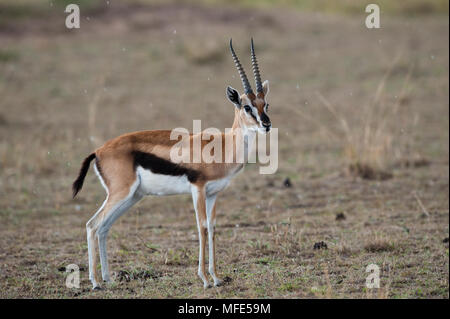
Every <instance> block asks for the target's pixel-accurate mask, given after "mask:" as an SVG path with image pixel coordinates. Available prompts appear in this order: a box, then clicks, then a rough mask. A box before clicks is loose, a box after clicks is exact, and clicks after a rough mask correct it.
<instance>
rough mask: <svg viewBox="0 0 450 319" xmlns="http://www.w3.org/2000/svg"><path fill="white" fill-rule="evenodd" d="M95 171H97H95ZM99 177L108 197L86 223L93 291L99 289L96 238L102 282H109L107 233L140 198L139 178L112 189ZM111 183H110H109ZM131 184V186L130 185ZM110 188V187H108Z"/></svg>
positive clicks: (116, 183) (113, 186) (117, 183)
mask: <svg viewBox="0 0 450 319" xmlns="http://www.w3.org/2000/svg"><path fill="white" fill-rule="evenodd" d="M96 171H97V170H96ZM98 175H99V178H100V181H101V182H102V185H103V186H104V187H105V189H106V191H107V193H108V197H107V198H106V200H105V202H104V203H103V205H102V207H101V208H100V209H99V210H98V211H97V212H96V213H95V215H94V216H93V217H92V218H91V219H90V220H89V221H88V222H87V224H86V231H87V240H88V252H89V279H90V280H91V282H92V286H93V289H96V288H99V282H100V280H99V277H98V274H97V271H96V269H97V250H96V237H97V238H98V245H99V251H100V262H101V266H102V277H103V280H105V281H109V280H110V277H109V269H108V260H107V253H106V238H107V235H108V231H109V229H110V228H111V226H112V224H113V223H114V222H115V221H116V220H117V218H119V217H120V216H121V215H123V214H124V213H125V212H126V211H127V210H128V209H129V208H130V207H131V206H133V205H134V204H135V203H136V202H138V201H139V199H141V198H142V196H141V195H139V194H138V192H137V189H138V188H139V185H140V180H139V177H137V176H136V175H135V178H134V181H133V182H131V183H130V181H128V182H126V181H122V183H121V184H119V182H117V181H116V182H115V183H114V184H113V185H112V187H109V188H108V187H107V186H106V185H105V183H104V181H103V179H102V177H101V176H100V174H98ZM110 183H112V182H110ZM130 184H131V185H130ZM110 186H111V185H110Z"/></svg>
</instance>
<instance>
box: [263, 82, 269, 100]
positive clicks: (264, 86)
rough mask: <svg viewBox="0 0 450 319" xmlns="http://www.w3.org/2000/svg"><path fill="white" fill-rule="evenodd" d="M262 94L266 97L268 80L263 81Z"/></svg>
mask: <svg viewBox="0 0 450 319" xmlns="http://www.w3.org/2000/svg"><path fill="white" fill-rule="evenodd" d="M263 92H264V96H266V95H267V94H268V93H269V80H265V81H264V82H263Z"/></svg>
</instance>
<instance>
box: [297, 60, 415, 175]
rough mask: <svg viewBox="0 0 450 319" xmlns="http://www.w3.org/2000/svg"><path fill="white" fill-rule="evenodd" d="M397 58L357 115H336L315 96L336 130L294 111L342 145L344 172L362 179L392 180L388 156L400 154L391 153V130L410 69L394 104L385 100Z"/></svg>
mask: <svg viewBox="0 0 450 319" xmlns="http://www.w3.org/2000/svg"><path fill="white" fill-rule="evenodd" d="M400 56H401V55H399V56H398V57H397V58H396V59H395V60H394V63H393V64H392V65H391V66H390V67H389V68H388V70H387V71H386V72H385V74H384V76H383V78H382V79H381V81H380V82H379V84H378V87H377V89H376V91H375V95H374V97H373V99H372V101H371V102H369V103H366V105H365V106H364V107H361V108H355V112H358V113H357V114H354V112H353V111H352V112H343V111H339V110H338V109H337V107H336V106H335V105H333V104H332V103H330V101H328V100H327V99H326V98H325V97H324V96H323V95H322V94H320V93H319V92H316V95H317V97H318V99H319V101H320V102H321V104H322V105H323V106H324V107H325V109H326V110H327V111H328V112H329V113H330V114H332V115H333V117H334V118H335V120H336V122H337V124H338V125H337V127H335V128H333V127H332V126H324V125H322V124H321V123H320V121H317V120H315V119H312V118H310V117H308V116H306V115H305V114H303V112H301V111H300V110H297V113H299V115H301V116H302V117H304V118H306V119H307V120H310V121H311V122H313V123H314V124H316V125H318V126H319V127H320V128H321V129H322V131H323V132H325V133H326V134H327V136H328V137H330V138H331V139H332V140H335V141H337V142H338V143H339V144H340V145H341V148H342V153H343V155H344V160H345V163H346V168H347V172H348V173H349V174H351V175H354V176H358V177H360V178H362V179H368V180H387V179H390V178H392V177H393V174H392V172H391V171H390V169H391V168H392V165H391V164H392V163H391V161H392V158H391V156H392V154H398V153H399V150H397V149H395V150H394V149H393V142H394V136H396V134H395V132H394V129H395V127H396V124H398V123H399V122H400V121H401V118H400V116H399V115H398V109H399V107H400V106H401V105H403V103H404V101H405V100H407V96H406V94H407V89H408V83H409V80H410V77H411V71H412V68H411V67H409V69H408V72H407V74H406V77H405V79H404V81H403V86H402V89H401V91H400V93H399V94H398V96H396V98H395V101H394V102H392V101H390V100H389V99H388V98H387V97H386V94H384V90H385V87H386V83H387V81H388V79H389V77H390V75H391V74H392V73H393V70H395V66H396V65H397V63H398V61H399V60H400ZM350 117H351V119H350Z"/></svg>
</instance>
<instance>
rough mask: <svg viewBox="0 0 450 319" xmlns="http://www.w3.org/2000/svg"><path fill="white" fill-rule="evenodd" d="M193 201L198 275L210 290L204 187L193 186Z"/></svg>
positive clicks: (204, 285)
mask: <svg viewBox="0 0 450 319" xmlns="http://www.w3.org/2000/svg"><path fill="white" fill-rule="evenodd" d="M192 200H193V202H194V209H195V217H196V219H197V228H198V240H199V246H200V248H199V253H198V275H199V277H200V278H201V279H202V280H203V287H204V288H208V287H210V284H209V283H208V279H206V276H205V244H206V233H207V228H206V203H205V188H204V185H202V186H195V185H193V186H192Z"/></svg>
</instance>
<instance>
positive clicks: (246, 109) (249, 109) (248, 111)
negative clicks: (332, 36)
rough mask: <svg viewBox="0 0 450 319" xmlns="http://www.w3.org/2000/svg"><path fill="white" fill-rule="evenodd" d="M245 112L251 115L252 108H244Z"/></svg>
mask: <svg viewBox="0 0 450 319" xmlns="http://www.w3.org/2000/svg"><path fill="white" fill-rule="evenodd" d="M244 110H245V112H247V113H250V112H251V111H252V108H251V107H250V106H248V105H246V106H244Z"/></svg>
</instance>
